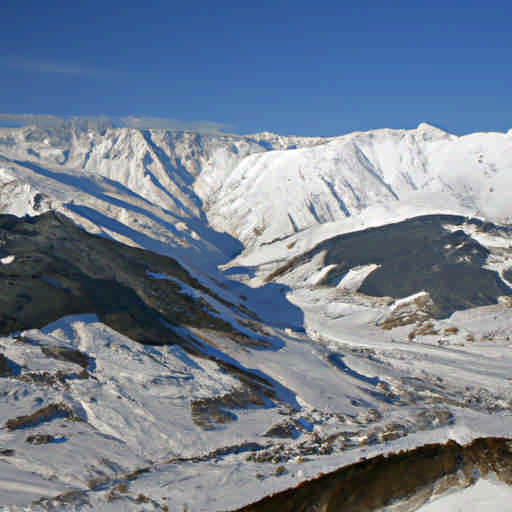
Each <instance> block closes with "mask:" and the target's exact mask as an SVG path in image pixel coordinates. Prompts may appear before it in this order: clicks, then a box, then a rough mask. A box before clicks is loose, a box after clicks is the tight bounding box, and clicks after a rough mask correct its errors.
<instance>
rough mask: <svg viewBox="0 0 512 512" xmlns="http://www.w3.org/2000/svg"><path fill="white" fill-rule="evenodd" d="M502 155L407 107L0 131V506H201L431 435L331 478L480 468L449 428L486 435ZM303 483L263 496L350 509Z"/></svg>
mask: <svg viewBox="0 0 512 512" xmlns="http://www.w3.org/2000/svg"><path fill="white" fill-rule="evenodd" d="M511 170H512V133H511V132H509V133H508V134H473V135H469V136H465V137H455V136H453V135H450V134H447V133H445V132H443V131H441V130H438V129H436V128H433V127H431V126H428V125H420V126H419V127H418V128H417V129H415V130H377V131H373V132H367V133H353V134H349V135H344V136H342V137H335V138H331V139H325V138H313V137H312V138H301V137H281V136H278V135H274V134H270V133H262V134H256V135H251V136H235V135H202V134H194V133H190V132H168V131H164V130H136V129H115V128H105V129H88V128H87V126H86V125H84V126H79V125H74V124H73V123H67V124H66V125H63V126H62V128H51V129H50V128H38V127H23V128H18V129H8V128H2V129H0V287H1V289H2V293H1V294H0V295H1V296H0V380H1V384H2V386H1V391H0V410H1V411H2V413H1V415H0V416H1V417H0V506H3V505H5V506H8V507H9V511H11V510H12V511H17V510H24V509H25V507H26V506H30V507H31V510H33V511H36V510H37V511H50V510H51V511H61V510H72V509H77V510H83V511H89V510H94V511H108V510H120V509H125V510H129V511H131V510H137V511H139V510H152V511H154V510H161V511H165V510H182V509H184V508H187V509H189V510H204V511H209V512H214V511H215V512H217V511H219V510H229V509H236V508H240V507H242V506H246V505H247V503H250V502H255V501H257V500H258V499H260V498H263V497H264V496H265V495H267V494H270V493H275V492H276V491H278V490H282V489H285V488H289V487H293V486H295V485H296V484H298V483H300V482H303V481H305V480H308V479H311V478H312V477H314V476H316V475H317V474H318V473H319V472H323V473H325V472H326V471H328V470H333V469H335V468H339V467H344V466H347V465H351V464H355V463H357V462H358V461H359V460H360V459H361V458H362V457H366V458H368V457H372V456H374V455H379V454H382V453H392V452H397V451H400V450H403V449H410V448H414V447H416V446H421V445H424V444H425V443H432V442H439V443H440V445H439V446H437V447H435V448H433V449H430V448H426V449H425V450H424V451H423V452H421V449H420V451H418V452H414V453H413V454H412V455H411V459H410V460H409V459H408V455H403V456H401V457H400V456H398V458H397V459H393V458H391V459H389V460H388V459H383V458H382V457H381V458H379V459H378V461H377V462H376V463H374V462H369V463H368V464H366V465H365V464H363V466H364V468H366V469H364V468H363V472H362V473H360V472H359V469H358V467H359V466H357V467H351V468H349V469H347V471H348V473H350V474H348V473H343V475H344V476H343V478H342V481H345V482H348V481H351V480H350V478H355V481H357V482H363V483H364V482H366V480H364V478H363V476H361V475H363V473H364V472H365V471H367V472H369V473H368V474H370V476H371V474H373V473H372V472H374V471H377V472H378V473H379V474H382V475H385V474H386V473H388V472H389V471H390V470H389V468H390V467H391V468H394V467H396V464H398V466H399V467H405V466H403V464H406V465H407V464H409V463H410V466H407V467H410V468H412V469H411V471H413V470H414V471H415V472H416V471H420V469H418V468H420V467H422V461H423V462H425V460H427V459H429V457H430V455H429V454H431V453H432V450H433V451H434V452H435V453H434V455H435V454H436V453H437V454H441V455H439V457H438V456H437V455H435V456H434V457H433V459H432V457H430V459H429V460H430V461H431V459H432V460H434V462H435V463H434V462H433V463H432V464H431V463H430V462H428V461H427V462H428V464H427V466H428V468H430V469H431V475H432V478H431V479H430V480H429V481H428V482H426V483H425V482H424V481H423V480H422V479H421V478H419V477H418V478H412V477H411V479H410V480H408V481H407V482H405V483H406V484H407V483H410V484H411V486H410V487H407V486H405V487H404V486H402V487H400V485H395V484H396V483H397V482H396V481H395V480H393V479H391V481H390V480H389V479H388V480H386V479H385V478H384V480H383V481H384V482H386V485H384V484H378V483H376V484H375V486H374V489H375V493H374V494H373V495H374V496H375V498H376V499H377V498H379V499H380V498H382V500H381V501H378V500H377V501H375V502H373V501H372V506H373V508H372V510H375V507H380V506H381V505H382V506H388V505H386V504H388V503H391V502H392V500H394V499H398V498H400V500H402V501H401V502H400V503H397V507H398V508H396V509H393V507H394V505H393V504H391V505H390V507H391V508H390V510H413V509H414V507H417V506H419V503H420V502H421V500H419V501H418V500H417V499H416V498H418V496H419V497H422V496H423V497H425V493H424V490H425V489H426V488H428V489H431V488H432V486H433V487H435V488H438V486H440V488H442V489H445V488H448V487H446V486H444V483H446V482H444V480H443V471H445V469H447V468H448V469H449V470H450V471H449V474H447V481H448V480H449V482H451V483H453V482H452V480H453V479H452V469H453V471H454V472H455V473H454V474H455V475H459V476H460V474H459V473H460V471H459V470H461V471H466V469H467V470H468V471H469V472H471V470H472V469H478V470H480V471H483V468H485V465H480V466H479V465H478V464H476V463H474V460H473V459H471V461H472V462H471V464H472V465H471V464H469V463H468V464H463V466H461V465H460V462H461V461H460V460H459V459H460V457H463V459H464V461H466V458H467V457H471V456H473V455H471V454H474V453H477V454H478V457H480V455H481V454H483V453H484V452H485V453H486V454H487V455H489V453H491V455H492V457H491V459H492V464H495V462H496V461H495V460H494V459H495V458H496V457H494V455H493V454H494V452H493V450H494V449H495V447H496V446H495V444H493V443H491V444H488V445H487V444H485V443H484V445H483V448H482V447H481V448H482V450H480V448H478V450H480V451H478V450H477V449H476V448H475V449H473V448H470V449H467V448H464V447H462V446H461V445H462V444H466V443H467V442H469V441H471V440H472V439H474V438H476V437H490V436H494V437H504V436H508V435H509V433H510V428H511V423H510V417H511V416H510V413H511V411H512V401H511V400H510V396H511V394H512V382H511V381H510V379H509V377H510V368H511V366H512V356H511V354H510V339H511V338H512V299H511V298H510V294H511V288H512V279H511V275H512V274H511V269H512V233H511V231H510V227H507V226H506V225H503V223H505V224H506V223H509V222H510V219H511V218H512V210H511V206H510V201H509V200H508V190H509V187H510V184H511V183H510V182H511V180H512V174H511ZM490 221H493V222H490ZM448 439H456V440H459V441H461V442H460V443H459V445H457V446H456V447H454V444H453V443H452V444H449V445H447V446H444V445H443V444H442V443H444V442H445V441H447V440H448ZM500 443H501V441H500ZM507 446H508V445H507V444H506V442H505V441H503V443H502V444H499V446H498V448H499V449H498V451H499V450H501V448H503V449H505V448H507ZM507 449H508V448H507ZM429 450H430V451H429ZM436 450H437V451H436ZM468 450H469V451H468ZM475 450H476V451H475ZM486 450H487V451H486ZM445 452H446V453H445ZM468 453H469V455H468ZM507 453H508V452H507ZM443 454H444V455H443ZM487 455H486V456H487ZM459 456H460V457H459ZM436 457H437V458H436ZM482 457H483V455H482ZM493 457H494V458H493ZM505 458H506V459H507V461H508V455H507V457H505ZM468 460H469V459H468ZM393 461H394V462H393ZM454 461H455V462H454ZM402 463H403V464H402ZM498 463H499V461H498V462H496V464H495V465H496V467H494V466H493V467H492V468H494V469H492V468H491V470H495V471H497V472H498V473H499V474H500V475H501V474H502V473H500V471H501V467H498V466H497V464H498ZM393 464H395V465H393ZM492 464H490V466H492ZM507 464H508V462H507ZM490 466H489V467H490ZM507 467H508V466H507ZM461 468H462V469H461ZM468 468H469V469H468ZM458 471H459V473H457V472H458ZM464 474H465V473H464ZM350 475H352V476H350ZM358 475H359V476H361V478H359V476H358ZM417 476H418V475H417ZM419 476H421V475H419ZM438 476H439V477H440V480H439V479H438ZM445 476H446V475H445ZM466 476H467V475H466ZM365 478H366V477H365ZM453 478H455V477H453ZM457 478H458V477H457ZM326 480H328V482H327V483H328V485H327V487H326V486H324V484H325V479H324V480H321V481H320V482H319V483H318V484H317V483H314V484H311V486H308V485H309V484H307V485H305V486H304V489H313V491H314V492H312V493H310V494H311V496H312V497H314V498H315V500H316V499H317V498H318V500H317V501H314V500H313V501H314V502H311V501H307V500H302V498H301V499H299V501H297V500H296V498H295V497H292V498H290V496H292V495H293V496H295V494H294V493H293V492H291V494H287V495H286V496H285V498H283V499H281V498H279V497H277V498H276V500H275V501H272V502H265V503H271V504H272V505H271V506H275V507H277V508H279V507H285V506H290V507H292V509H293V508H294V507H295V506H300V507H302V506H303V505H304V506H303V509H304V510H315V508H316V509H318V507H323V506H324V505H326V503H327V505H328V508H327V510H336V507H338V505H339V503H341V502H343V499H345V498H347V499H349V501H350V500H352V498H353V497H354V496H355V495H356V494H357V496H355V498H357V500H359V501H357V503H360V504H361V506H362V505H365V506H366V504H368V503H369V501H371V500H369V501H368V499H367V498H368V497H367V496H363V495H362V494H361V493H359V494H358V492H359V491H357V489H355V488H356V487H357V485H356V484H355V483H354V489H355V490H354V492H355V494H354V493H351V491H350V489H349V490H348V491H347V493H348V494H347V493H345V491H346V490H347V489H346V487H343V485H341V487H340V486H338V483H339V480H336V478H334V480H335V483H334V484H333V485H331V483H332V481H331V480H330V479H329V478H327V479H326ZM370 480H371V478H370ZM329 482H330V483H329ZM440 482H441V483H440ZM443 482H444V483H443ZM461 482H462V483H463V484H464V485H465V484H467V483H468V482H469V480H468V479H467V478H465V479H462V480H461ZM387 483H389V484H390V485H389V486H388V485H387ZM401 483H404V482H401ZM455 483H457V482H455ZM459 483H460V482H459ZM469 483H472V480H471V482H469ZM423 484H425V486H426V487H422V486H423ZM450 485H451V484H450ZM379 486H380V487H379ZM429 486H430V487H429ZM360 488H361V487H360V486H359V487H358V489H360ZM219 489H222V492H221V491H219ZM349 491H350V492H349ZM388 491H389V492H388ZM301 492H302V491H300V489H299V491H298V493H299V495H300V496H302V495H301V494H300V493H301ZM308 492H309V491H308ZM332 493H334V495H332V496H331V494H332ZM400 493H401V494H400ZM300 496H299V498H300ZM333 496H334V497H333ZM355 498H354V499H355ZM283 500H284V501H283ZM301 500H302V501H301ZM389 500H391V501H389ZM354 503H356V501H354ZM290 504H291V505H290ZM327 505H326V506H327ZM374 505H375V506H374ZM255 506H256V509H257V510H260V508H258V507H259V506H260V505H255ZM262 506H263V505H262ZM17 507H18V508H17ZM308 507H309V508H308ZM400 507H402V508H400ZM250 509H251V508H249V509H247V510H250ZM264 509H265V508H264V507H263V508H261V510H264ZM299 509H300V508H299ZM251 510H252V509H251ZM361 510H362V508H361Z"/></svg>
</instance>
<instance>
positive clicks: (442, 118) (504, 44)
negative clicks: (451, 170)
mask: <svg viewBox="0 0 512 512" xmlns="http://www.w3.org/2000/svg"><path fill="white" fill-rule="evenodd" d="M0 19H1V24H0V29H1V30H0V43H1V48H2V50H1V53H0V112H2V113H12V114H14V113H34V114H54V115H61V116H95V115H107V116H114V117H123V116H129V115H135V116H147V117H161V118H172V119H179V120H182V121H185V122H189V121H200V120H205V121H211V122H215V123H222V124H224V125H226V128H225V129H226V130H227V131H231V132H235V133H251V132H256V131H262V130H268V131H274V132H278V133H283V134H298V135H336V134H342V133H346V132H349V131H353V130H366V129H372V128H383V127H391V128H412V127H414V126H416V125H417V124H418V123H419V122H421V121H426V122H430V123H432V124H435V125H438V126H440V127H442V128H444V129H446V130H448V131H451V132H453V133H457V134H462V133H467V132H471V131H488V130H497V131H507V130H508V129H510V128H512V115H511V114H512V96H511V91H512V87H511V84H512V64H511V60H512V59H511V55H512V54H511V47H512V35H511V30H510V20H511V19H512V7H511V6H510V3H505V2H493V1H487V2H478V3H477V2H472V1H470V0H467V1H465V2H461V1H457V2H453V1H450V0H446V1H442V2H441V1H437V0H431V1H429V2H423V1H416V2H415V1H411V0H409V1H407V2H399V1H392V0H388V1H387V2H382V1H380V2H364V1H359V2H344V1H342V0H338V1H336V2H334V1H321V0H318V1H316V2H313V1H309V2H302V1H301V0H296V1H293V2H292V1H281V0H274V1H266V0H260V1H259V2H251V3H248V2H243V0H239V1H238V2H227V1H223V0H218V1H215V2H213V1H212V2H206V1H202V0H196V1H195V2H190V1H187V0H182V1H180V2H176V1H174V0H167V1H162V2H160V1H156V2H151V1H149V2H146V3H145V5H144V4H143V3H142V2H131V1H123V2H117V1H108V0H104V1H102V2H100V1H97V0H89V1H88V2H83V3H82V5H81V6H80V7H76V6H75V5H73V2H69V0H66V1H65V2H64V1H52V0H48V1H47V2H41V1H40V0H39V1H37V2H36V1H32V0H26V1H24V2H23V3H19V2H18V1H13V0H3V1H2V7H0Z"/></svg>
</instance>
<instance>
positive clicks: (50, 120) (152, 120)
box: [0, 113, 231, 134]
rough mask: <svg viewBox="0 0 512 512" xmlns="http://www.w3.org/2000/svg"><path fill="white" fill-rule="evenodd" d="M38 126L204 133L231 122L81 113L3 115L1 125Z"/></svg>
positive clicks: (224, 128)
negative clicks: (72, 114) (67, 114)
mask: <svg viewBox="0 0 512 512" xmlns="http://www.w3.org/2000/svg"><path fill="white" fill-rule="evenodd" d="M2 124H3V125H4V126H6V125H7V126H8V125H11V126H20V125H21V126H26V125H35V126H39V127H41V128H45V129H51V128H62V127H70V126H76V127H81V128H82V129H89V128H91V129H106V128H123V127H124V128H136V129H139V130H169V131H189V132H197V133H204V134H221V133H226V131H227V130H229V129H230V128H231V126H230V125H227V124H223V123H217V122H214V121H180V120H178V119H167V118H164V117H145V116H129V117H108V116H90V117H85V116H82V117H81V116H77V117H58V116H52V115H40V114H1V113H0V126H1V125H2Z"/></svg>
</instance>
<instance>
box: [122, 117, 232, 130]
mask: <svg viewBox="0 0 512 512" xmlns="http://www.w3.org/2000/svg"><path fill="white" fill-rule="evenodd" d="M120 121H121V122H122V124H123V125H124V126H129V127H131V128H139V129H153V130H159V129H160V130H174V131H176V130H179V131H181V130H183V131H193V132H202V133H217V132H222V131H226V130H228V129H229V128H230V126H229V125H227V124H223V123H216V122H214V121H180V120H178V119H168V118H165V117H134V116H130V117H122V118H121V119H120Z"/></svg>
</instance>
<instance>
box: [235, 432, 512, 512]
mask: <svg viewBox="0 0 512 512" xmlns="http://www.w3.org/2000/svg"><path fill="white" fill-rule="evenodd" d="M489 473H495V474H496V475H497V477H498V478H499V479H500V480H501V481H503V482H505V483H507V484H508V485H510V484H512V445H511V442H510V440H507V439H501V438H481V439H476V440H475V441H473V442H472V443H471V444H469V445H466V446H461V445H459V444H457V443H456V442H454V441H449V442H447V443H446V444H431V445H426V446H422V447H420V448H416V449H414V450H411V451H407V452H400V453H397V454H392V455H389V456H382V455H380V456H378V457H375V458H372V459H369V460H363V461H361V462H358V463H356V464H352V465H351V466H347V467H345V468H342V469H340V470H338V471H335V472H333V473H330V474H327V475H323V476H321V477H320V478H317V479H315V480H310V481H309V482H305V483H303V484H301V485H299V486H298V487H296V488H294V489H289V490H287V491H284V492H281V493H278V494H275V495H273V496H269V497H267V498H265V499H263V500H261V501H259V502H257V503H254V504H252V505H248V506H246V507H243V508H241V509H238V511H237V512H260V511H261V512H274V511H275V512H292V511H293V512H341V511H343V512H371V511H376V510H393V511H404V512H405V511H412V510H416V509H417V508H419V507H420V506H421V505H422V504H424V503H425V502H426V501H427V500H428V499H429V498H431V497H433V496H438V495H441V494H442V493H443V492H445V491H447V490H449V489H453V488H462V487H467V486H470V485H472V484H474V483H475V482H476V480H477V478H478V475H481V476H483V477H485V476H487V475H488V474H489Z"/></svg>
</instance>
